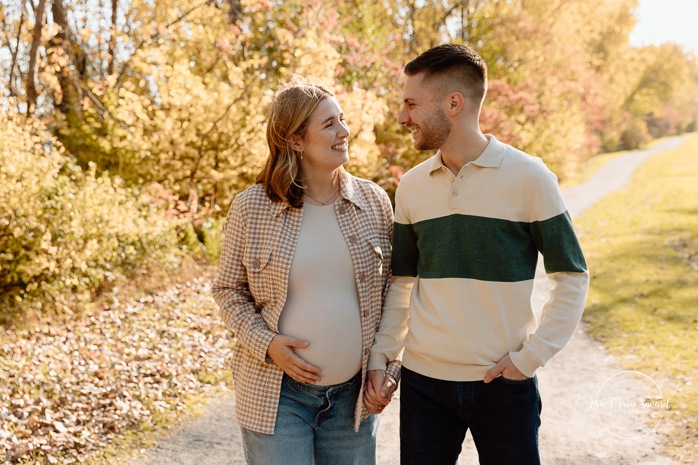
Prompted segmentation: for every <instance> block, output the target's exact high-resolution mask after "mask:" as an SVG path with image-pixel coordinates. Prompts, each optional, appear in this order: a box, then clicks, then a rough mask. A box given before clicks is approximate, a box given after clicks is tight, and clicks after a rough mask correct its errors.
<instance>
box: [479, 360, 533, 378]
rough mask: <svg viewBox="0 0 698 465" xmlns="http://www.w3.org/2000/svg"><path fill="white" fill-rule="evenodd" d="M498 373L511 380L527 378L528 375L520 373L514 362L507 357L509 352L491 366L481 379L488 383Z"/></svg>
mask: <svg viewBox="0 0 698 465" xmlns="http://www.w3.org/2000/svg"><path fill="white" fill-rule="evenodd" d="M499 375H502V376H504V377H505V378H507V379H512V380H517V379H526V378H528V376H526V375H524V374H523V373H521V372H520V371H519V369H518V368H516V367H515V366H514V362H512V361H511V357H509V354H506V355H505V356H504V357H502V358H501V360H499V361H498V362H497V364H496V365H495V366H493V367H492V369H491V370H490V371H488V372H487V374H486V375H485V379H484V380H483V381H484V382H485V383H489V382H490V381H492V380H493V379H495V378H496V377H497V376H499Z"/></svg>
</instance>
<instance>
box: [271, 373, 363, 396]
mask: <svg viewBox="0 0 698 465" xmlns="http://www.w3.org/2000/svg"><path fill="white" fill-rule="evenodd" d="M283 383H284V384H287V385H288V386H289V387H291V388H293V389H295V390H296V391H300V392H304V393H306V394H311V395H325V394H326V393H327V392H329V391H332V392H333V393H337V392H342V391H345V390H349V389H352V388H353V387H355V386H357V385H358V384H360V383H361V372H360V371H359V372H358V373H356V374H355V375H354V376H353V377H352V378H351V379H350V380H349V381H345V382H343V383H339V384H332V385H329V386H317V385H315V384H308V383H301V382H299V381H296V380H295V379H293V378H291V377H290V376H288V375H287V374H286V373H284V379H283Z"/></svg>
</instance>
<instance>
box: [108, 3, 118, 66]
mask: <svg viewBox="0 0 698 465" xmlns="http://www.w3.org/2000/svg"><path fill="white" fill-rule="evenodd" d="M118 6H119V0H111V33H110V34H109V66H108V68H107V74H109V75H110V76H111V75H112V74H114V61H115V57H116V13H117V9H118Z"/></svg>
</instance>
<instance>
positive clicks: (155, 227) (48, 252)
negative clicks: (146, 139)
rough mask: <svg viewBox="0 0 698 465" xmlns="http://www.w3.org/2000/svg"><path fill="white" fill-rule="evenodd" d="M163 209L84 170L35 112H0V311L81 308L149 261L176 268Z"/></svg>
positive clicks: (118, 182) (4, 316)
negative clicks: (99, 290) (108, 284)
mask: <svg viewBox="0 0 698 465" xmlns="http://www.w3.org/2000/svg"><path fill="white" fill-rule="evenodd" d="M176 244H177V237H176V234H175V233H174V232H173V231H172V228H171V225H170V224H169V222H168V221H167V219H166V218H165V215H164V214H163V212H162V211H161V210H159V209H157V208H156V207H155V206H153V205H152V204H149V203H147V199H145V198H142V197H141V196H138V195H137V194H136V193H134V192H133V191H132V190H131V189H129V188H127V187H126V186H125V185H124V183H123V181H122V180H121V179H119V178H111V177H109V176H108V175H106V174H102V175H98V174H97V173H96V170H95V166H94V165H90V168H89V169H87V170H82V169H81V168H80V167H79V166H78V165H77V163H76V162H75V160H74V159H72V158H71V157H69V156H67V155H66V154H65V150H64V148H63V147H62V146H61V144H60V143H59V142H58V141H57V140H56V139H55V138H53V137H52V136H51V135H50V134H49V133H48V131H47V130H46V128H45V127H44V126H43V125H42V124H41V123H40V122H39V121H38V120H37V119H34V118H29V117H26V116H23V115H17V114H13V113H9V112H5V113H0V308H2V309H3V313H2V319H3V320H5V321H7V320H8V319H10V318H12V317H14V316H17V315H19V314H23V315H29V314H42V313H50V312H65V311H70V310H71V309H75V308H79V307H81V306H82V305H84V304H85V303H86V302H88V301H89V299H90V298H91V297H92V296H93V295H94V292H95V289H97V288H98V287H99V286H100V285H101V284H103V283H105V282H108V281H113V280H115V279H117V278H120V277H124V276H126V275H127V274H128V273H129V272H130V271H133V270H135V269H137V268H138V267H140V266H145V265H147V264H149V263H158V264H159V266H160V267H162V266H176V264H177V261H178V253H177V252H176V250H177V248H176Z"/></svg>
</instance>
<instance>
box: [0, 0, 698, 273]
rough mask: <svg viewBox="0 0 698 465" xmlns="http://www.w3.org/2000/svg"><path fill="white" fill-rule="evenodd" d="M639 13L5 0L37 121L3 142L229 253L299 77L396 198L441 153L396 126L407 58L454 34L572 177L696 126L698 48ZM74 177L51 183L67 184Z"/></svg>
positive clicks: (3, 60)
mask: <svg viewBox="0 0 698 465" xmlns="http://www.w3.org/2000/svg"><path fill="white" fill-rule="evenodd" d="M636 6H637V1H636V0H611V1H609V0H552V1H551V0H465V1H458V2H455V1H445V0H438V1H436V0H395V1H387V0H376V1H372V2H364V1H358V0H328V1H318V0H310V1H301V0H290V1H281V0H268V1H267V0H261V1H252V0H177V1H175V2H173V1H171V0H148V1H145V0H109V1H106V0H100V1H94V0H0V37H1V38H2V39H1V40H2V49H0V75H1V76H2V80H1V82H2V85H1V87H0V108H1V110H0V111H2V112H3V118H5V119H4V120H3V121H18V120H17V117H18V115H21V116H22V118H26V120H25V121H26V123H22V124H19V125H18V124H14V125H13V126H12V129H11V130H10V126H8V125H7V124H5V125H3V127H0V139H12V140H21V137H28V138H30V139H31V138H32V137H40V138H42V139H43V140H45V141H52V142H51V143H50V144H49V145H50V146H51V149H50V150H48V149H47V147H48V146H47V145H46V144H43V145H42V144H34V145H31V146H30V147H31V149H29V148H26V150H21V147H19V146H17V145H16V144H15V145H11V144H5V145H3V146H2V150H4V151H6V155H7V157H8V159H12V158H14V159H17V158H18V157H19V158H23V159H25V160H28V159H29V157H30V156H31V157H35V161H32V162H31V163H24V164H21V170H25V171H26V172H23V173H24V174H20V175H19V176H20V177H22V176H25V177H27V179H29V178H31V179H34V177H36V176H38V174H37V170H41V168H40V166H42V165H41V163H42V162H40V161H37V160H45V159H46V157H48V156H49V155H48V152H49V151H50V152H51V153H52V154H54V155H55V153H59V154H60V156H61V157H64V158H65V159H64V160H63V161H61V164H60V165H61V166H75V167H81V170H79V172H80V173H82V174H79V175H78V174H75V173H77V171H76V172H74V173H73V174H72V176H73V178H71V177H70V175H69V176H68V178H67V179H71V182H72V183H73V184H74V186H75V187H74V189H75V192H80V191H81V190H83V189H84V180H83V179H84V176H88V177H90V176H91V177H93V178H94V179H102V178H101V174H100V173H107V175H108V176H111V177H112V179H114V181H113V182H116V183H121V181H116V180H115V179H116V178H118V179H121V180H123V188H124V189H127V190H129V189H130V191H131V193H130V194H129V195H132V196H133V198H134V199H137V198H140V196H142V195H143V194H144V193H147V194H148V195H149V197H148V198H149V199H150V201H151V203H152V204H154V205H155V204H156V205H158V206H159V208H160V209H161V210H163V211H165V212H167V213H168V216H169V217H170V218H173V219H176V221H174V223H173V226H172V227H173V228H174V229H176V230H178V231H179V233H180V241H181V242H183V243H187V244H189V245H190V247H194V246H197V244H198V245H199V246H202V245H203V246H204V247H207V249H205V252H207V253H209V254H212V255H214V256H215V249H216V246H215V240H214V239H213V238H215V235H216V231H217V229H216V225H219V222H218V220H219V219H220V218H221V216H222V215H223V214H224V213H225V212H226V211H227V208H228V206H229V205H230V202H231V201H232V199H233V197H234V196H235V194H236V193H237V192H239V191H240V190H242V189H243V188H245V187H246V186H248V185H249V184H250V183H252V182H253V180H254V177H255V175H256V174H257V172H258V171H259V169H260V167H261V165H262V163H263V161H264V158H265V157H266V146H265V142H264V138H263V136H264V124H265V117H266V109H267V107H268V104H269V102H270V99H271V98H272V96H273V94H274V92H275V91H276V89H278V88H279V86H280V85H282V84H283V82H284V79H285V76H287V75H288V74H290V73H300V74H306V75H313V76H316V77H317V78H319V79H321V80H323V81H325V82H326V83H328V84H329V85H331V86H333V87H334V89H335V91H336V93H337V95H338V98H339V100H340V102H341V104H342V106H343V108H344V110H345V112H346V114H347V120H348V123H349V125H350V128H351V130H352V136H351V140H350V144H351V156H352V160H351V162H350V165H349V166H348V168H349V169H350V170H351V171H352V172H355V173H357V174H359V175H360V176H364V177H368V178H372V179H374V180H375V181H377V182H379V183H380V184H381V185H382V186H383V187H384V188H386V189H387V190H388V191H391V190H393V189H394V187H395V185H396V182H397V180H398V179H399V176H400V175H401V173H402V172H404V170H406V169H408V168H409V167H411V166H413V165H414V164H415V163H417V162H419V161H421V160H422V159H424V158H425V157H426V156H428V155H430V154H425V153H418V152H416V151H414V149H412V144H411V140H410V138H409V135H408V134H406V133H405V131H403V130H402V129H401V128H400V127H399V125H398V124H397V122H396V115H397V110H398V107H399V103H400V94H401V74H402V67H403V65H404V64H405V63H406V62H407V61H408V60H409V59H411V58H412V57H414V56H415V55H416V54H418V53H419V52H421V51H423V50H425V49H426V48H428V47H430V46H432V45H436V44H438V43H443V42H446V41H453V42H467V43H469V44H470V45H472V46H473V47H475V48H476V49H477V50H478V51H479V52H480V53H481V54H482V56H483V57H484V59H485V60H486V61H487V63H488V64H489V68H490V90H489V94H488V99H487V102H486V104H485V111H484V113H483V129H484V130H486V131H491V132H492V133H494V134H496V135H497V136H498V137H499V138H500V139H501V140H503V141H505V142H508V143H511V144H513V145H515V146H517V147H519V148H521V149H523V150H526V151H528V152H529V153H532V154H534V155H538V156H540V157H542V158H543V159H544V160H545V161H546V162H547V163H548V164H549V166H550V167H551V168H552V169H553V170H554V171H556V173H557V174H558V176H560V177H565V176H566V175H568V174H569V173H571V172H573V171H574V169H575V167H576V166H577V164H578V163H579V162H580V161H582V160H583V159H585V158H586V157H588V156H590V155H593V154H595V153H597V152H598V151H601V150H605V151H608V150H615V149H620V148H636V147H638V146H639V145H641V144H642V143H644V142H646V141H647V140H649V139H650V138H652V137H660V136H664V135H670V134H675V133H678V132H683V131H690V130H695V128H696V121H697V120H698V66H697V64H696V57H695V56H693V55H691V54H689V53H686V52H685V51H683V50H681V48H680V47H678V46H677V45H675V44H665V45H661V46H652V47H644V48H635V47H632V46H631V45H630V44H629V41H628V35H629V33H630V31H631V30H632V28H633V26H634V21H635V19H634V16H633V9H634V8H635V7H636ZM17 131H19V132H20V133H22V134H23V135H18V132H17ZM22 131H24V132H22ZM47 150H48V151H47ZM30 152H31V153H30ZM54 155H51V156H54ZM17 166H20V165H17ZM89 167H93V168H89ZM18 169H20V168H18ZM65 169H66V168H61V169H59V170H58V171H56V172H55V174H52V175H51V176H49V178H51V179H48V178H46V176H44V175H45V174H46V173H40V174H41V176H38V178H37V180H36V182H37V183H44V182H45V183H49V184H50V183H53V182H55V181H56V179H58V178H57V176H59V173H62V172H64V171H65ZM51 173H53V171H52V172H51ZM90 173H91V174H90ZM61 179H62V178H61ZM90 179H91V178H90ZM62 182H63V181H62ZM81 183H83V184H81ZM119 185H121V184H119ZM3 195H14V194H9V193H3ZM97 197H98V196H97ZM103 198H108V197H103ZM75 202H77V200H76V201H75ZM11 204H12V203H11V202H10V200H8V198H5V197H3V198H0V219H1V220H2V221H3V222H4V223H2V224H5V223H8V222H9V221H10V219H9V218H15V217H16V215H15V213H16V212H15V211H14V210H13V208H14V207H10V206H9V205H11ZM75 206H76V208H77V209H78V210H79V209H80V208H82V205H81V204H79V203H78V204H76V205H75ZM13 215H15V216H13ZM124 216H125V217H128V216H129V215H127V214H125V215H124ZM134 216H137V215H135V214H134ZM45 221H49V220H48V219H47V220H45ZM2 224H0V228H2V227H3V226H2ZM0 252H2V250H0ZM29 284H30V283H29V282H23V283H19V284H18V283H15V284H13V285H19V286H25V287H26V286H29Z"/></svg>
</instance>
